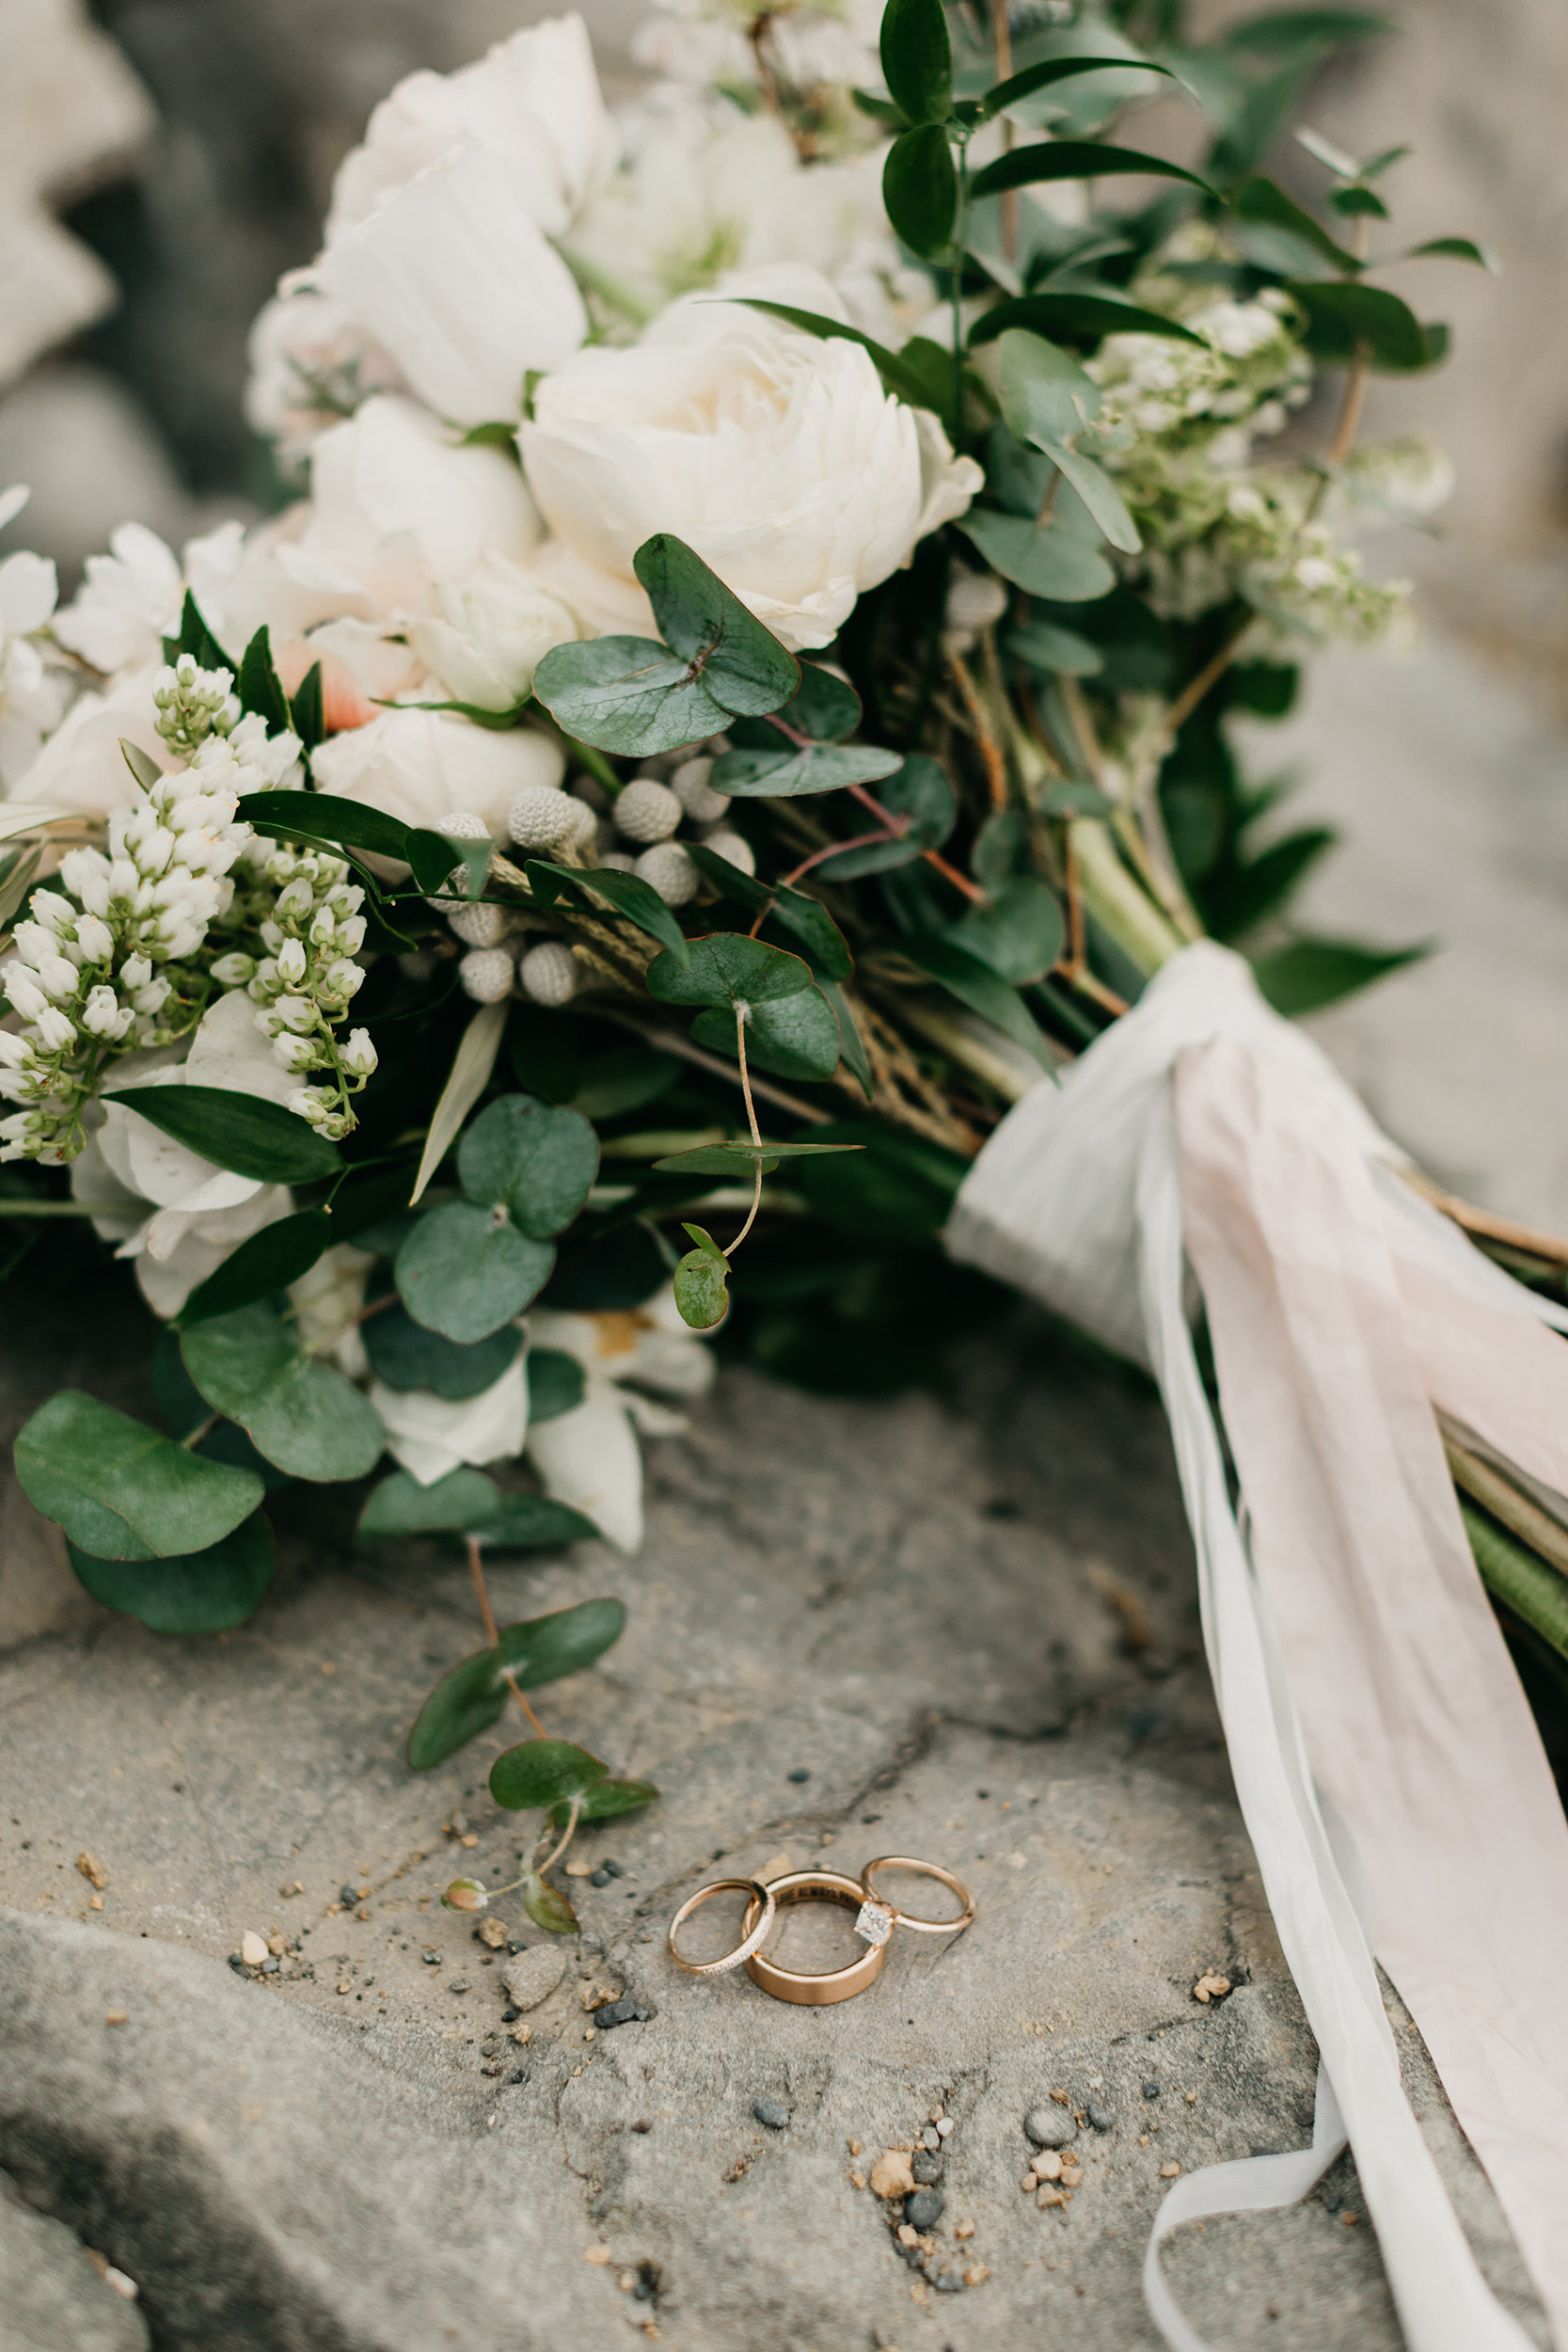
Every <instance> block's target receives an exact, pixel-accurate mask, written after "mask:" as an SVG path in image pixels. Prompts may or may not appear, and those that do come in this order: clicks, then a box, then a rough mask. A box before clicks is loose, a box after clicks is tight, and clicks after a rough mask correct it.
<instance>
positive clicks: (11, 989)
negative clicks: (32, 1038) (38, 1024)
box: [0, 963, 49, 1021]
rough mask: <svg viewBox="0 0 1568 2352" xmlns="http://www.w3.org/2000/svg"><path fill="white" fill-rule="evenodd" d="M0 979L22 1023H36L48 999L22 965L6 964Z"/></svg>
mask: <svg viewBox="0 0 1568 2352" xmlns="http://www.w3.org/2000/svg"><path fill="white" fill-rule="evenodd" d="M0 978H3V979H4V982H5V990H6V994H7V996H8V999H9V1000H10V1003H11V1004H12V1005H13V1006H14V1007H15V1009H16V1010H17V1011H18V1012H19V1013H20V1014H21V1015H22V1018H23V1019H24V1021H36V1020H38V1018H39V1016H40V1013H43V1012H45V1011H46V1010H47V1009H48V1006H49V999H48V997H47V996H46V995H45V994H44V993H43V991H42V989H41V988H40V986H39V984H38V982H37V980H36V979H35V978H34V977H33V976H32V974H31V973H30V972H29V971H28V970H27V969H26V967H25V966H24V965H23V964H21V963H8V964H7V966H6V968H5V971H4V973H3V974H0Z"/></svg>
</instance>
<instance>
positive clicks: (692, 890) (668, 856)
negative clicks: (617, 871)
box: [628, 787, 703, 907]
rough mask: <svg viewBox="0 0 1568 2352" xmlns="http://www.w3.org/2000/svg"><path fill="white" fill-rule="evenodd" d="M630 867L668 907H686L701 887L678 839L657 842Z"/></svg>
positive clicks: (694, 868)
mask: <svg viewBox="0 0 1568 2352" xmlns="http://www.w3.org/2000/svg"><path fill="white" fill-rule="evenodd" d="M628 788H629V787H628ZM671 797H672V798H673V794H672V796H671ZM631 870H632V872H633V873H634V874H640V875H641V878H642V880H643V881H644V882H646V883H647V884H648V886H649V888H650V889H652V890H657V893H658V895H659V897H660V898H662V899H663V901H664V903H665V905H666V906H667V907H683V906H685V904H686V902H687V900H688V899H689V898H695V897H696V895H697V893H698V891H699V889H700V888H701V887H702V880H703V878H702V876H701V874H700V873H699V872H698V871H697V868H696V866H694V865H693V864H692V862H691V860H690V858H689V857H688V855H687V853H686V851H685V850H683V849H682V848H681V845H680V843H679V842H678V841H657V842H656V843H655V844H654V847H653V848H652V849H651V850H643V852H642V854H641V857H640V858H638V859H637V860H636V861H635V863H634V864H633V866H632V869H631Z"/></svg>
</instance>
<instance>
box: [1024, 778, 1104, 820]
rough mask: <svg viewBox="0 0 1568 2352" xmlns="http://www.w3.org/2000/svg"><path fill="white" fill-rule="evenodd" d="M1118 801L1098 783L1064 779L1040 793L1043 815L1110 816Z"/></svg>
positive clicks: (1041, 812)
mask: <svg viewBox="0 0 1568 2352" xmlns="http://www.w3.org/2000/svg"><path fill="white" fill-rule="evenodd" d="M1115 808H1116V803H1115V801H1113V800H1112V798H1111V796H1110V794H1109V793H1108V792H1101V789H1100V787H1099V786H1098V785H1093V784H1080V783H1078V782H1076V781H1064V782H1063V783H1061V784H1052V785H1048V786H1047V787H1046V788H1045V790H1044V791H1043V792H1042V793H1041V795H1040V814H1041V816H1042V817H1109V816H1110V815H1111V814H1112V813H1113V811H1114V810H1115Z"/></svg>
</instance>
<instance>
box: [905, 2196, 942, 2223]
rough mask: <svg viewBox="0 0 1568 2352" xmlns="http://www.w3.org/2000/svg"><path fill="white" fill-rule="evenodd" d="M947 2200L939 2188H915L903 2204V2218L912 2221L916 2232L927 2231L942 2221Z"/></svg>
mask: <svg viewBox="0 0 1568 2352" xmlns="http://www.w3.org/2000/svg"><path fill="white" fill-rule="evenodd" d="M946 2202H947V2200H946V2198H945V2197H944V2196H943V2195H942V2191H941V2189H940V2188H917V2189H916V2190H915V2192H914V2195H913V2196H912V2197H910V2198H907V2199H906V2200H905V2202H904V2218H905V2220H906V2221H912V2222H913V2223H914V2226H915V2228H916V2229H917V2230H929V2229H931V2228H933V2227H934V2226H935V2224H936V2223H937V2222H939V2221H940V2220H941V2219H942V2207H943V2206H944V2205H945V2204H946Z"/></svg>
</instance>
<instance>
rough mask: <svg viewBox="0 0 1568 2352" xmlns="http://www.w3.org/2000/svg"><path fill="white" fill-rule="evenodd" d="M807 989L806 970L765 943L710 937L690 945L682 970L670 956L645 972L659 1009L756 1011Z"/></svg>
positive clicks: (731, 935)
mask: <svg viewBox="0 0 1568 2352" xmlns="http://www.w3.org/2000/svg"><path fill="white" fill-rule="evenodd" d="M810 986H811V967H810V965H809V964H806V963H803V962H802V961H801V960H800V957H799V956H792V955H790V954H789V953H788V952H787V950H786V949H784V948H783V947H770V946H768V942H767V941H766V940H765V939H748V938H747V937H746V936H745V934H744V932H741V931H714V932H712V933H711V934H710V935H709V936H708V937H707V938H705V939H693V940H692V941H691V942H690V943H689V957H688V960H687V961H686V963H685V964H684V965H683V964H681V963H679V962H677V961H676V960H675V958H674V957H673V955H662V956H656V957H655V958H654V960H653V962H652V963H651V964H650V966H649V967H648V993H649V994H650V996H657V998H658V1000H659V1002H660V1003H661V1004H665V1005H712V1006H719V1005H732V1006H733V1005H736V1004H747V1005H760V1004H768V1003H771V1002H772V1001H773V1000H774V999H775V998H777V997H780V996H798V995H799V994H800V991H801V990H802V989H806V988H809V987H810Z"/></svg>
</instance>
